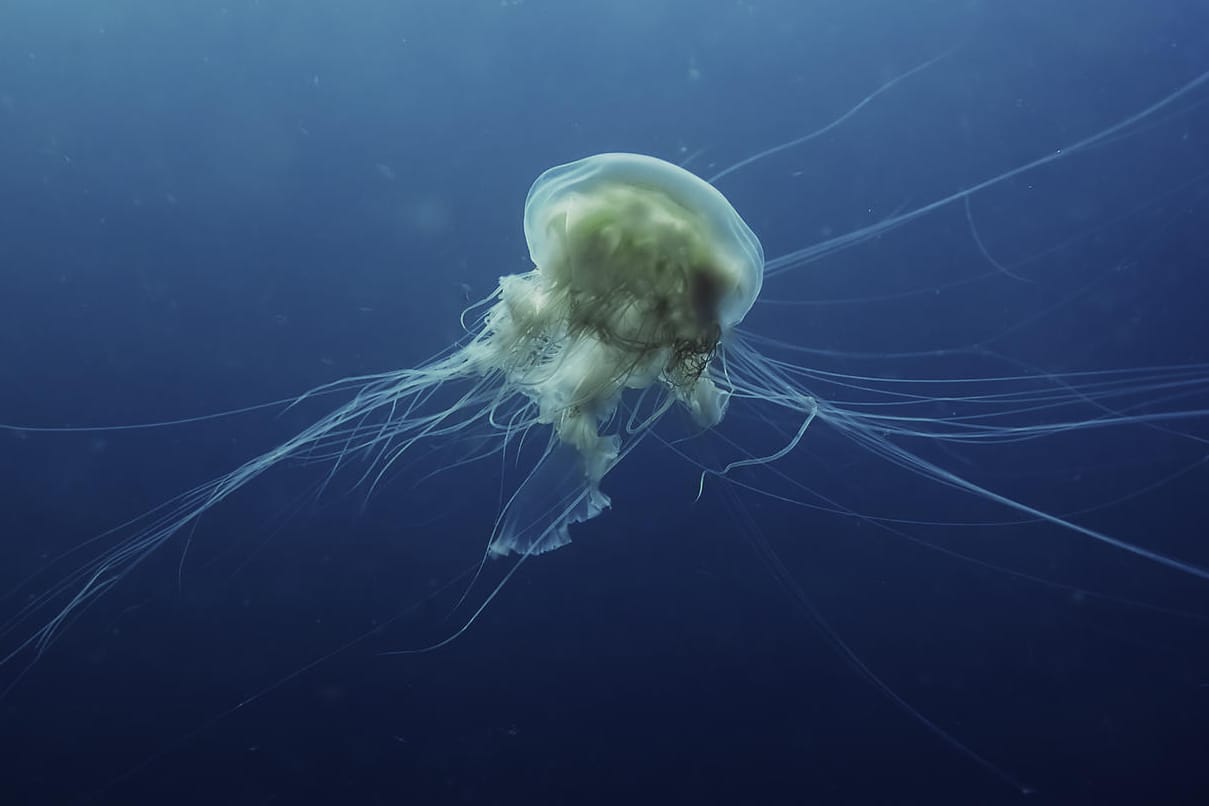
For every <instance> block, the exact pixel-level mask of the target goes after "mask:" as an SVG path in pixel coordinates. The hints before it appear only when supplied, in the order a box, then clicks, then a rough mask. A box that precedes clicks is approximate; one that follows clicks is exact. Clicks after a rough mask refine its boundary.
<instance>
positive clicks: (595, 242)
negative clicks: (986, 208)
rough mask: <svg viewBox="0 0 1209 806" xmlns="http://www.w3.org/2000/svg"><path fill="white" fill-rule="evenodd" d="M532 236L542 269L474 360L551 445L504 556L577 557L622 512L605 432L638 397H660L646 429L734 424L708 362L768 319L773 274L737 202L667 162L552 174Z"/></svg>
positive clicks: (531, 212) (515, 504)
mask: <svg viewBox="0 0 1209 806" xmlns="http://www.w3.org/2000/svg"><path fill="white" fill-rule="evenodd" d="M524 223H525V238H526V240H527V242H528V246H529V252H530V255H531V257H532V259H533V263H534V266H535V268H534V269H533V271H531V272H528V273H527V274H521V275H509V276H505V277H502V278H501V279H500V284H499V301H498V302H497V303H496V304H495V305H494V307H493V308H492V309H491V311H490V312H489V313H488V315H487V318H486V325H485V328H484V331H483V335H482V337H481V338H479V339H477V340H476V341H474V342H473V343H472V344H470V345H469V346H468V347H467V349H466V353H467V358H468V359H469V360H470V362H471V363H472V364H473V365H474V366H476V367H479V368H480V369H481V370H482V371H492V370H499V371H501V372H502V373H503V374H504V378H505V383H506V384H507V385H508V387H509V388H514V389H516V390H519V391H520V392H521V393H523V394H524V395H525V396H526V397H527V398H528V399H529V400H531V401H532V402H533V404H534V405H535V406H536V407H537V410H538V414H537V421H538V422H540V423H542V424H548V425H550V426H551V428H552V430H553V433H552V435H551V442H550V446H549V448H548V450H547V453H546V455H545V457H543V459H542V461H541V463H540V465H539V467H538V468H536V469H535V471H534V473H533V474H532V475H530V477H529V478H528V479H526V480H525V482H524V484H523V485H522V487H521V489H519V490H518V492H517V495H516V496H514V497H513V499H512V500H511V501H510V502H509V506H508V507H507V509H506V512H505V517H504V519H503V520H502V521H501V522H500V528H499V530H498V532H497V534H496V536H495V538H494V539H493V540H492V542H491V551H492V553H494V554H508V553H514V552H515V553H525V554H529V553H541V552H544V551H549V550H550V549H552V548H556V547H557V546H561V545H564V544H565V543H566V542H568V541H569V539H570V537H569V535H568V532H567V527H568V526H569V525H570V524H571V523H575V522H578V521H582V520H587V519H588V518H591V517H593V516H595V515H597V514H599V513H600V512H601V511H602V510H603V509H604V508H606V507H607V506H608V505H609V499H608V497H607V496H606V495H605V494H604V493H603V492H602V491H601V489H600V482H601V479H602V478H603V477H604V475H605V474H606V473H607V472H608V471H609V470H610V469H611V468H612V467H613V465H614V464H616V462H617V460H618V458H619V457H620V456H621V455H622V454H623V452H624V451H625V450H627V445H626V443H625V442H624V441H623V439H622V436H623V435H620V434H618V433H609V432H608V429H607V426H608V424H609V422H610V421H611V420H612V419H613V418H614V415H615V414H616V411H617V407H618V404H619V402H620V400H621V397H622V395H623V393H624V392H625V391H626V390H627V389H639V390H646V389H648V388H652V387H654V388H657V389H658V390H659V392H660V394H661V396H662V398H663V403H662V404H661V405H656V407H655V416H654V417H651V418H648V419H647V420H646V423H647V424H648V425H649V424H650V423H652V422H653V421H654V420H655V419H657V418H658V416H659V415H660V414H662V412H663V411H666V409H667V406H668V405H670V404H671V403H672V402H676V401H678V402H680V403H681V404H683V405H684V406H685V408H687V409H688V411H689V412H690V413H691V415H692V417H693V419H694V420H695V421H696V422H697V423H698V424H699V425H701V426H702V427H706V428H708V427H711V426H714V425H716V424H717V423H718V422H720V421H721V419H722V416H723V414H724V413H725V409H726V393H725V392H724V391H722V390H721V389H719V387H718V386H717V384H716V383H715V382H714V380H713V379H712V378H711V377H710V374H709V369H710V361H711V359H712V358H713V356H714V354H715V351H716V350H717V348H718V346H719V343H720V341H721V339H722V338H724V336H725V335H726V334H727V333H729V332H730V331H731V329H732V328H733V327H734V326H735V325H737V324H738V323H739V322H740V321H741V320H742V319H743V317H744V315H745V314H746V313H747V311H748V310H749V309H750V308H751V306H752V304H753V303H754V301H755V299H756V295H757V294H758V293H759V290H760V282H761V276H762V273H763V269H764V255H763V251H762V250H761V248H760V242H759V240H758V239H757V238H756V236H755V235H754V234H753V233H752V231H751V229H750V228H749V227H748V226H747V224H745V223H744V222H743V219H742V218H740V217H739V215H738V213H737V212H735V209H734V208H733V207H732V206H731V205H730V203H729V202H728V201H727V200H726V198H725V197H724V196H723V195H722V194H721V193H719V192H718V190H716V189H715V188H714V187H713V186H712V185H709V184H708V183H706V182H705V181H704V180H702V179H700V178H698V177H697V176H695V175H693V174H692V173H690V172H688V171H686V170H684V169H683V168H680V167H678V166H675V165H672V164H671V163H668V162H664V161H663V160H660V159H656V158H654V157H647V156H641V155H637V154H599V155H596V156H591V157H587V158H584V159H581V160H578V161H576V162H572V163H569V164H566V165H561V166H558V167H555V168H551V169H550V170H548V171H546V172H545V173H543V174H542V175H541V176H540V177H538V179H537V181H536V182H534V184H533V186H532V188H531V189H530V190H529V195H528V198H527V199H526V202H525V215H524ZM602 431H603V432H604V433H602ZM641 433H642V430H641V429H640V430H639V431H638V432H637V433H635V434H632V435H630V436H634V437H640V436H641Z"/></svg>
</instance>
